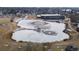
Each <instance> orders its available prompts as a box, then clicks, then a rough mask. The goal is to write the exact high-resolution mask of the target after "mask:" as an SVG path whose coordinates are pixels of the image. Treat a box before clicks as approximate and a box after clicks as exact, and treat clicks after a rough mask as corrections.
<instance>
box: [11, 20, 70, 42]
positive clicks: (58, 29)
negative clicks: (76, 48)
mask: <svg viewBox="0 0 79 59" xmlns="http://www.w3.org/2000/svg"><path fill="white" fill-rule="evenodd" d="M17 26H20V27H21V28H25V29H20V30H17V31H15V32H14V33H13V35H12V39H14V40H16V41H26V42H37V43H46V42H55V41H61V40H64V39H68V38H69V35H68V34H66V33H64V32H63V30H64V29H65V24H64V23H56V22H45V21H36V20H21V21H19V22H18V24H17ZM38 27H39V28H41V31H40V32H37V31H35V30H27V29H37V28H38ZM51 31H52V32H53V33H54V34H53V35H47V34H45V33H44V32H46V33H49V34H50V33H51Z"/></svg>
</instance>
